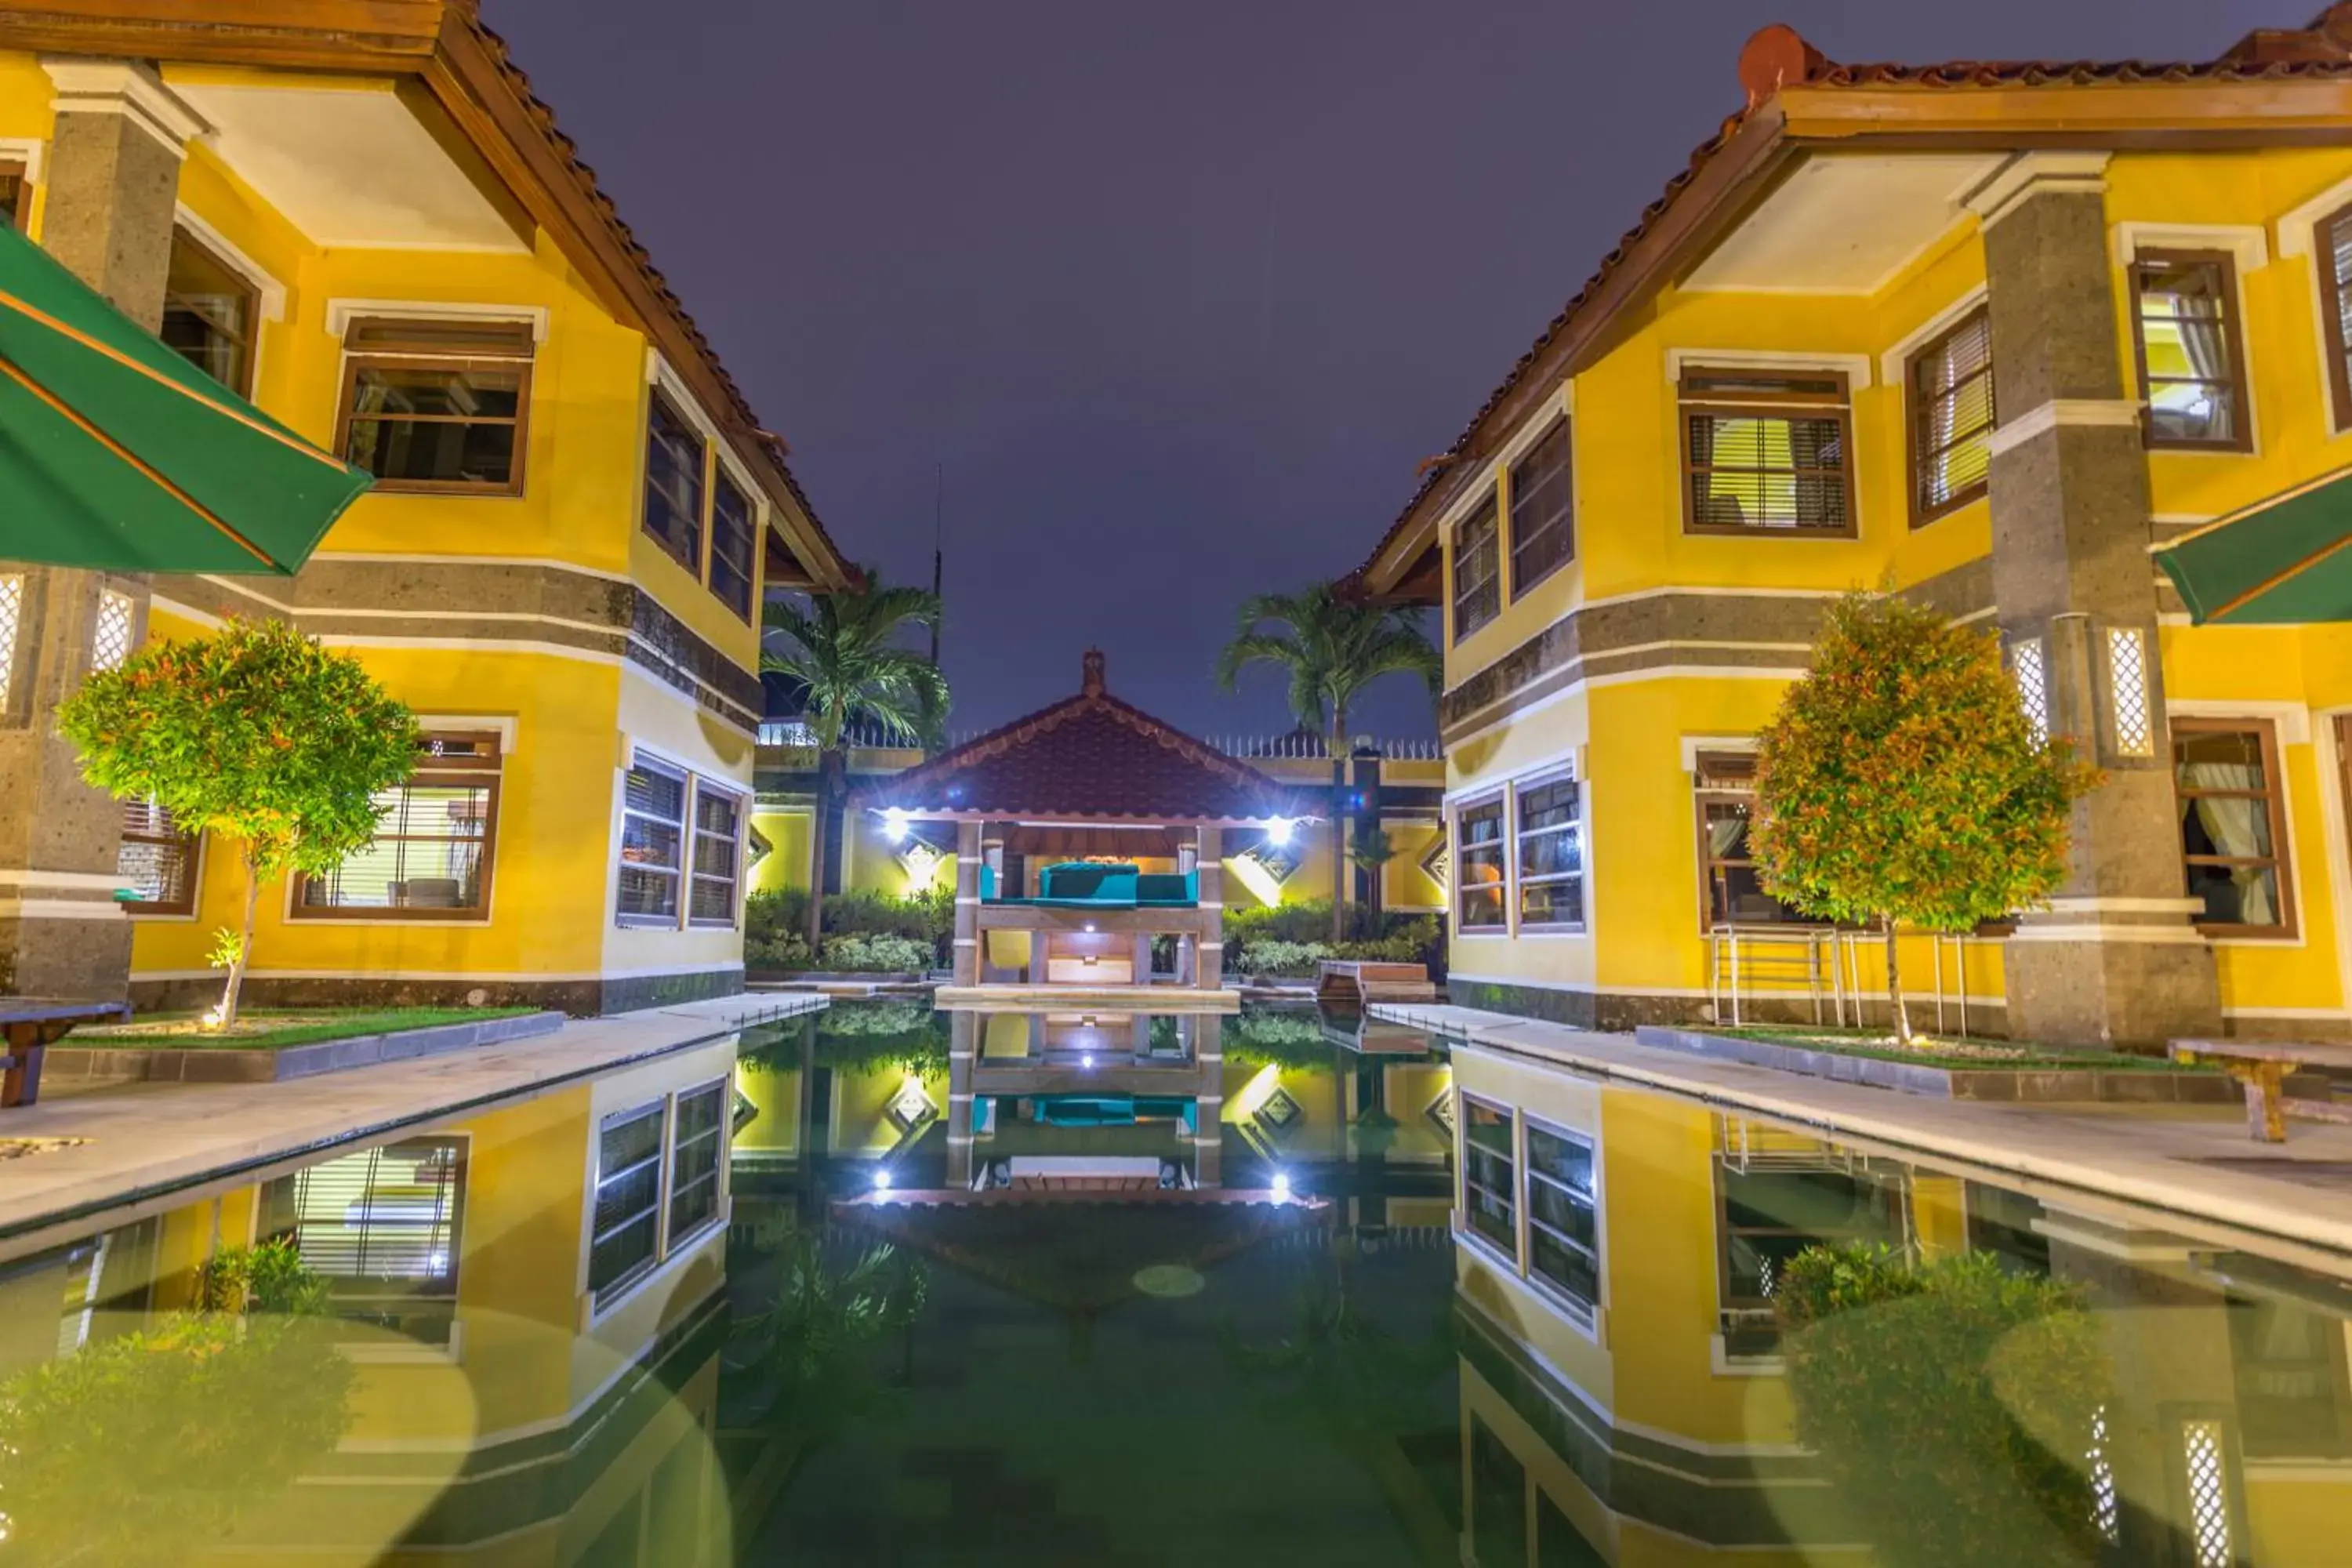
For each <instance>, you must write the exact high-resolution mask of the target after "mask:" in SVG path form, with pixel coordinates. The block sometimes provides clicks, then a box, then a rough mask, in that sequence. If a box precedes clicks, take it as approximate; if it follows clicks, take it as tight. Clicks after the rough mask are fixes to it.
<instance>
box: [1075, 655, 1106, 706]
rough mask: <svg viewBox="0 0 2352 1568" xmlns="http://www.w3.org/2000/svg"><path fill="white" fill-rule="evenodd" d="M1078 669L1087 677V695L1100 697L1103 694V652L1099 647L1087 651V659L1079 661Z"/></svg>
mask: <svg viewBox="0 0 2352 1568" xmlns="http://www.w3.org/2000/svg"><path fill="white" fill-rule="evenodd" d="M1078 668H1079V670H1080V671H1081V672H1082V673H1083V674H1084V675H1085V677H1086V679H1085V683H1084V684H1085V689H1086V694H1087V696H1089V697H1100V696H1101V695H1102V694H1103V650H1102V649H1100V648H1098V647H1090V648H1088V649H1087V656H1086V658H1082V659H1080V660H1079V661H1078Z"/></svg>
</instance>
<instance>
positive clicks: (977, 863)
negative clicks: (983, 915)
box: [955, 822, 981, 985]
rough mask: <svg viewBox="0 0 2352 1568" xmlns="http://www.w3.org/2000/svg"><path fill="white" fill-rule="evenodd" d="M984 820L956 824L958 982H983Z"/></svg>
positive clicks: (956, 974) (956, 957)
mask: <svg viewBox="0 0 2352 1568" xmlns="http://www.w3.org/2000/svg"><path fill="white" fill-rule="evenodd" d="M980 868H981V849H980V824H979V823H977V822H959V823H957V824H956V901H955V983H956V984H958V985H977V984H980Z"/></svg>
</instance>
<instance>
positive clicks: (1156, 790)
mask: <svg viewBox="0 0 2352 1568" xmlns="http://www.w3.org/2000/svg"><path fill="white" fill-rule="evenodd" d="M1083 668H1084V685H1083V687H1082V689H1080V690H1079V692H1078V694H1077V695H1076V696H1075V697H1072V698H1069V699H1067V700H1064V701H1061V702H1057V703H1055V704H1054V705H1053V706H1052V707H1050V708H1045V709H1041V710H1038V711H1037V712H1034V713H1032V714H1030V715H1028V716H1027V717H1025V718H1022V719H1016V720H1014V721H1013V722H1012V723H1010V724H1007V725H1005V726H1003V728H1002V729H999V730H995V731H991V732H989V733H988V734H985V735H982V736H981V737H980V738H979V739H977V740H975V741H971V742H968V743H966V744H964V745H961V746H959V747H957V748H956V749H954V750H953V751H950V752H944V753H942V754H941V755H940V756H938V757H935V758H933V759H932V760H931V761H929V762H928V763H924V764H922V765H921V766H919V767H917V768H914V769H912V770H910V771H908V772H907V773H900V774H898V776H896V777H895V778H892V779H889V780H888V781H887V782H886V783H884V784H877V785H876V786H874V787H873V788H871V789H870V790H868V791H866V792H865V793H864V795H862V796H861V797H860V799H859V803H858V804H860V805H864V806H865V807H866V809H869V810H871V811H874V812H876V813H877V814H878V815H879V816H881V818H882V821H883V825H884V830H885V832H886V834H887V835H888V836H889V837H894V838H898V839H903V838H905V837H908V836H910V835H914V834H925V835H937V836H938V838H937V839H935V842H939V847H940V848H942V849H944V848H945V847H946V845H945V843H944V842H943V840H944V839H945V837H946V836H947V834H949V833H950V832H951V833H952V834H953V836H954V853H955V857H956V927H955V983H954V984H953V986H952V987H950V988H948V989H946V990H943V991H942V992H941V993H940V1001H941V1003H943V1004H947V1005H972V1004H975V1003H980V1004H987V1003H999V1004H1007V1005H1012V1004H1021V1003H1024V1002H1031V1001H1042V1002H1048V1003H1053V1004H1062V1003H1071V1004H1076V1003H1081V1002H1084V1003H1112V1004H1116V1003H1120V1002H1145V1003H1149V1004H1150V1005H1153V1006H1155V1007H1159V1006H1165V1005H1171V1004H1172V1005H1195V1006H1197V1005H1216V1006H1234V1005H1238V999H1237V998H1236V997H1235V996H1234V994H1232V993H1230V992H1227V991H1225V990H1224V989H1223V954H1224V943H1223V913H1224V898H1223V855H1224V852H1225V847H1226V839H1225V836H1226V835H1227V834H1228V833H1244V834H1247V835H1249V836H1250V837H1251V840H1252V842H1253V844H1255V843H1257V842H1264V841H1267V840H1271V841H1274V842H1276V843H1281V842H1285V841H1286V840H1287V838H1288V837H1289V835H1290V833H1291V830H1292V826H1293V824H1294V822H1295V821H1297V803H1296V801H1295V800H1294V798H1293V795H1292V792H1291V791H1290V789H1289V788H1288V787H1287V786H1286V785H1284V784H1279V783H1277V782H1276V781H1275V780H1274V779H1271V778H1268V777H1267V776H1266V775H1265V774H1264V773H1260V772H1258V771H1257V770H1256V769H1255V768H1253V767H1251V766H1249V765H1248V764H1246V763H1240V762H1236V761H1234V759H1233V758H1231V757H1228V756H1226V755H1224V754H1223V753H1222V752H1218V751H1216V750H1215V749H1214V748H1213V747H1211V746H1209V745H1207V744H1206V743H1204V742H1201V741H1197V740H1194V739H1193V738H1192V736H1190V735H1187V734H1185V733H1183V732H1182V731H1179V730H1176V729H1174V728H1173V727H1171V726H1170V725H1168V724H1164V723H1162V722H1160V721H1159V720H1157V719H1154V718H1152V717H1151V716H1150V714H1148V713H1145V712H1142V711H1140V710H1138V709H1135V708H1132V707H1129V705H1128V704H1127V703H1124V702H1122V701H1120V700H1118V698H1116V697H1113V696H1112V695H1111V694H1110V693H1109V691H1108V689H1106V688H1105V686H1104V682H1103V656H1102V652H1101V650H1100V649H1098V648H1089V649H1088V650H1087V655H1086V658H1085V662H1084V666H1083Z"/></svg>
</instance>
